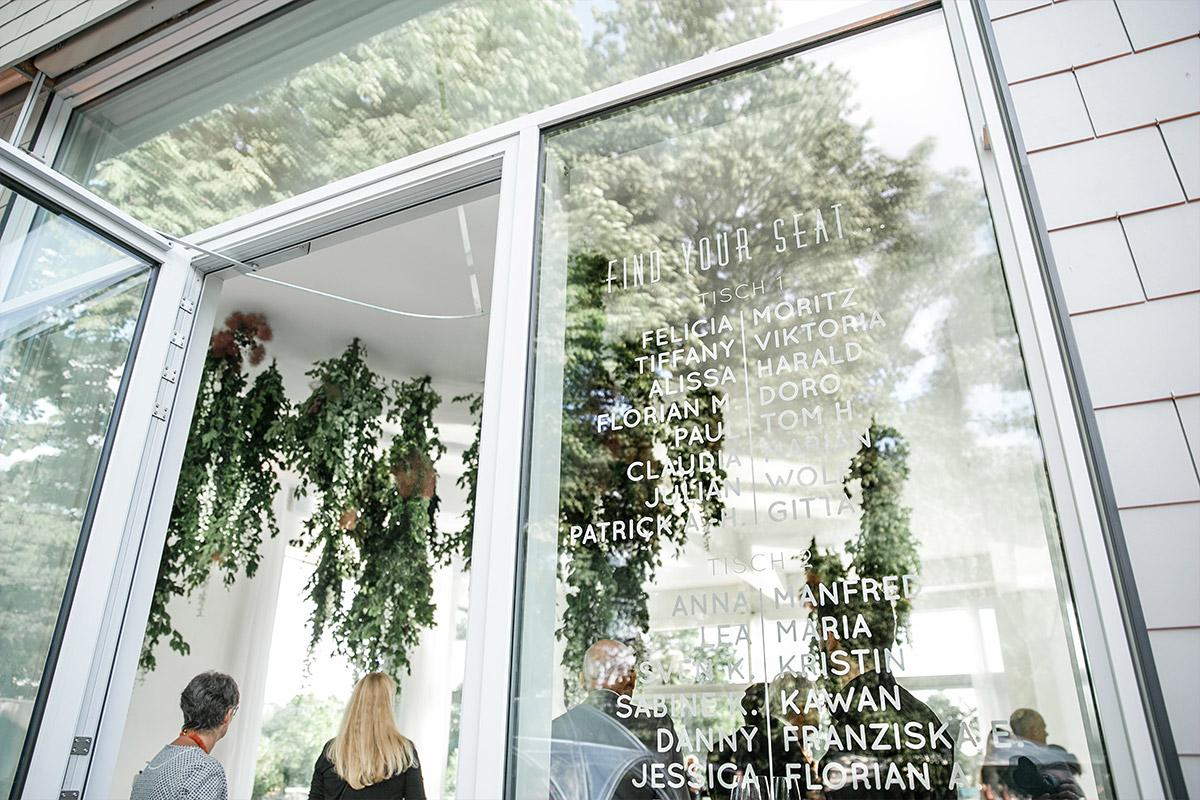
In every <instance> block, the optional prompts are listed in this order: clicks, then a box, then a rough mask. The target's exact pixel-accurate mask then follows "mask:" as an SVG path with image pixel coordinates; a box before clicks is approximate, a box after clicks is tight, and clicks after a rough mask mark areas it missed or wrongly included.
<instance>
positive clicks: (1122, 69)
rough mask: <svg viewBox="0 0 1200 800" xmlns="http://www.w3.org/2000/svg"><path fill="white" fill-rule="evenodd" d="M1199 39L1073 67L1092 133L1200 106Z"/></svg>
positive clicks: (1178, 113) (1120, 127)
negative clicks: (1079, 67)
mask: <svg viewBox="0 0 1200 800" xmlns="http://www.w3.org/2000/svg"><path fill="white" fill-rule="evenodd" d="M1198 65H1200V39H1188V40H1186V41H1183V42H1176V43H1175V44H1171V45H1167V46H1165V47H1156V48H1154V49H1153V50H1147V51H1146V52H1144V53H1134V54H1132V55H1128V56H1123V57H1122V58H1114V59H1113V60H1112V61H1105V62H1103V63H1100V64H1093V65H1092V66H1090V67H1084V68H1083V69H1080V70H1076V72H1075V74H1076V76H1078V78H1079V86H1080V88H1081V89H1082V90H1083V98H1084V100H1085V101H1086V102H1087V110H1088V113H1089V114H1091V118H1092V124H1093V125H1095V126H1096V133H1098V134H1105V133H1112V132H1114V131H1121V130H1127V129H1129V128H1132V127H1135V126H1137V125H1145V124H1147V123H1151V122H1154V121H1155V120H1161V119H1171V118H1172V117H1178V116H1182V115H1183V114H1194V113H1196V112H1198V111H1200V69H1198V68H1197V66H1198Z"/></svg>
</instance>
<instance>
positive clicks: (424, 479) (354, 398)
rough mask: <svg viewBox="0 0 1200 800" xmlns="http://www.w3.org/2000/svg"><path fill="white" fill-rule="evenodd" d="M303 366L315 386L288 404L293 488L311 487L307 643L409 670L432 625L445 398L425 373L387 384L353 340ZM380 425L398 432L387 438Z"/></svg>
mask: <svg viewBox="0 0 1200 800" xmlns="http://www.w3.org/2000/svg"><path fill="white" fill-rule="evenodd" d="M307 374H308V376H309V377H310V378H312V379H313V386H314V388H313V391H312V394H311V395H310V396H309V397H308V398H307V399H306V400H304V401H303V402H301V403H300V404H299V405H298V406H297V408H296V425H295V464H296V467H297V469H298V470H299V472H300V474H301V475H302V478H303V484H302V486H301V487H300V489H298V492H300V493H306V492H310V491H311V492H316V493H318V494H319V502H318V504H317V507H316V509H315V510H314V511H313V514H312V516H311V517H309V519H308V520H307V521H306V523H305V526H304V532H303V534H302V536H301V543H302V544H303V545H304V546H305V547H306V548H307V549H308V550H310V551H316V552H317V566H316V570H315V571H314V573H313V576H312V578H311V579H310V581H309V584H308V587H307V588H308V593H309V597H310V599H311V600H312V601H313V604H314V609H313V614H312V617H311V623H312V631H311V634H312V636H311V643H310V646H315V645H316V644H317V642H318V641H320V639H321V636H322V635H323V634H324V633H325V632H326V631H329V632H330V633H331V634H332V636H333V641H334V644H335V647H336V649H337V652H339V653H340V654H342V655H344V656H345V657H346V658H347V659H348V660H349V661H350V662H351V663H353V664H354V665H355V666H357V667H359V668H360V669H362V670H364V671H371V670H384V671H388V672H393V671H396V670H398V669H400V668H405V669H407V668H408V664H409V660H408V652H409V650H410V649H411V648H412V647H414V646H415V645H416V643H417V639H418V636H419V633H420V630H421V629H422V628H427V627H430V626H432V625H433V611H434V604H433V601H432V594H433V587H432V578H431V564H430V561H431V559H430V542H431V540H432V539H433V538H434V537H436V526H435V524H434V514H435V513H436V510H437V505H438V497H437V492H436V488H435V484H434V477H435V476H434V472H433V464H434V462H435V461H436V460H437V458H438V456H440V455H441V454H442V453H443V452H445V447H444V446H443V445H442V443H441V441H440V440H439V439H438V432H437V427H436V426H435V425H434V424H433V412H434V410H435V409H436V408H437V406H438V404H439V402H440V400H441V398H440V397H439V396H438V395H437V393H436V392H434V391H433V389H432V387H431V385H430V379H429V378H428V377H425V378H418V379H414V380H411V381H407V382H404V383H398V382H392V383H390V384H388V383H387V382H385V381H384V380H383V379H382V378H381V377H380V376H378V375H377V374H375V373H374V372H372V371H371V369H370V367H369V366H368V365H367V363H366V351H365V350H364V348H363V346H362V344H361V342H360V341H359V340H358V339H355V340H354V341H353V342H351V344H350V346H349V347H348V348H347V349H346V351H345V352H344V353H343V354H342V355H341V356H339V357H337V358H333V359H329V360H327V361H321V362H319V363H317V365H316V366H315V367H314V368H313V369H312V370H310V371H309V372H308V373H307ZM384 421H386V422H387V423H388V424H389V425H390V426H396V427H398V428H399V431H400V432H399V433H398V434H396V435H394V436H393V437H392V438H391V440H390V442H385V436H384V433H385V432H384ZM348 594H349V595H350V596H347V595H348Z"/></svg>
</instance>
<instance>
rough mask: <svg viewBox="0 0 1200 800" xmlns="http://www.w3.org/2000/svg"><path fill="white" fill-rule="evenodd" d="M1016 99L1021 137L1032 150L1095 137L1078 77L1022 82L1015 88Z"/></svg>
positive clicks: (1067, 74) (1062, 75) (1059, 77)
mask: <svg viewBox="0 0 1200 800" xmlns="http://www.w3.org/2000/svg"><path fill="white" fill-rule="evenodd" d="M1012 99H1013V104H1014V105H1015V106H1016V107H1017V119H1018V120H1019V121H1020V126H1021V138H1022V139H1024V141H1025V147H1027V148H1028V149H1030V150H1037V149H1039V148H1042V147H1049V146H1050V145H1055V144H1065V143H1067V142H1077V141H1079V140H1080V139H1090V138H1092V136H1093V135H1094V132H1093V131H1092V124H1091V123H1090V122H1088V114H1087V108H1086V107H1085V106H1084V104H1083V96H1082V95H1081V94H1080V93H1079V87H1078V86H1077V85H1076V84H1075V76H1074V75H1072V74H1071V73H1069V72H1067V73H1063V74H1060V75H1050V76H1048V77H1045V78H1038V79H1037V80H1035V81H1029V82H1027V83H1018V84H1017V85H1016V86H1014V87H1012Z"/></svg>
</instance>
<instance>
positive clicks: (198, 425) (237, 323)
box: [139, 312, 289, 670]
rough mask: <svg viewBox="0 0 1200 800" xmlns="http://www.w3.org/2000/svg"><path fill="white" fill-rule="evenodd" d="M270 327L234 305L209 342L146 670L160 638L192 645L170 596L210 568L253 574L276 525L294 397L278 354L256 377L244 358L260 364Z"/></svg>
mask: <svg viewBox="0 0 1200 800" xmlns="http://www.w3.org/2000/svg"><path fill="white" fill-rule="evenodd" d="M271 335H272V334H271V327H270V326H269V325H268V324H267V323H266V321H265V320H264V319H263V318H262V317H260V316H259V315H257V314H243V313H241V312H235V313H234V314H232V315H230V317H229V318H228V319H227V320H226V321H225V328H224V329H223V330H221V331H220V332H218V333H216V334H214V335H213V337H212V339H211V341H210V344H209V349H208V356H207V359H206V361H205V367H204V373H203V376H202V377H201V379H200V393H199V396H198V399H197V401H196V410H195V413H194V416H193V419H192V427H191V430H190V431H189V432H188V442H187V448H186V450H185V451H184V457H183V466H182V467H181V468H180V473H179V484H178V487H177V488H176V490H175V501H174V505H173V507H172V509H171V519H170V522H169V523H168V525H167V542H166V545H165V546H164V548H163V554H162V559H161V561H160V563H159V570H158V580H157V581H156V583H155V586H154V598H153V601H152V603H151V608H150V618H149V620H148V621H147V624H146V635H145V639H144V640H143V642H142V652H141V656H140V658H139V665H140V666H141V668H142V669H144V670H152V669H154V667H155V657H154V647H155V645H156V644H157V643H158V642H159V640H160V639H162V637H164V636H168V637H169V642H170V645H171V649H173V650H175V651H177V652H179V653H182V654H185V655H186V654H187V653H189V652H190V650H191V648H190V647H189V645H188V643H187V642H186V641H185V640H184V638H183V635H182V634H181V633H180V632H179V630H178V629H176V628H175V627H174V625H173V624H172V622H171V615H170V613H169V612H168V611H167V603H168V602H169V601H170V599H171V597H173V596H183V597H187V596H190V595H191V594H192V593H193V592H194V591H196V589H198V588H200V587H203V586H204V585H205V584H206V583H207V582H208V579H209V576H210V574H211V573H212V572H213V571H214V570H219V571H220V572H221V574H222V580H223V581H224V583H225V585H227V586H228V585H230V584H232V583H233V582H234V580H235V579H236V578H237V576H238V575H239V574H240V573H242V572H245V574H246V575H247V576H248V577H249V576H253V575H254V573H255V571H256V570H257V569H258V563H259V560H260V558H261V556H260V554H259V547H260V546H261V544H262V534H263V531H264V530H266V532H267V533H268V534H269V535H270V536H276V535H277V534H278V533H279V527H278V525H277V524H276V522H275V516H274V513H273V512H272V509H271V503H272V502H273V500H274V498H275V495H276V494H277V493H278V492H279V479H278V477H277V475H278V470H279V469H280V468H282V467H283V466H285V465H286V463H287V459H286V456H285V453H286V451H287V449H288V448H287V441H288V417H289V405H288V402H287V398H286V397H285V396H284V392H283V379H282V376H281V375H280V374H279V370H278V369H277V368H276V366H275V363H274V362H272V363H271V365H270V366H268V367H267V368H266V369H265V370H263V371H262V372H260V373H259V374H258V375H257V377H255V378H254V381H253V382H252V383H251V382H250V381H249V378H248V377H247V375H246V372H245V371H244V363H243V362H244V361H249V362H250V364H251V365H254V366H256V365H258V364H260V363H262V360H263V358H264V356H265V355H266V348H265V343H266V342H269V341H271Z"/></svg>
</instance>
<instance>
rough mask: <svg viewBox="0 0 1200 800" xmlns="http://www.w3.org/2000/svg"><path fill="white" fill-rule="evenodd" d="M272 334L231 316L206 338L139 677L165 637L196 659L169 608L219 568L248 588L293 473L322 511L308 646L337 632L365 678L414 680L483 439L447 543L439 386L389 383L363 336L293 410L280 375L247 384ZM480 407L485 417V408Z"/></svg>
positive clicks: (310, 539) (311, 532) (247, 318)
mask: <svg viewBox="0 0 1200 800" xmlns="http://www.w3.org/2000/svg"><path fill="white" fill-rule="evenodd" d="M270 340H271V329H270V327H269V326H268V325H267V324H266V322H265V321H264V320H263V319H262V318H261V317H260V316H258V315H255V314H243V313H240V312H238V313H234V314H232V315H231V316H230V317H229V319H228V320H226V324H225V328H224V329H223V330H221V331H220V332H218V333H216V334H215V335H214V336H213V337H212V340H211V343H210V347H209V352H208V357H207V361H206V363H205V369H204V374H203V377H202V378H201V385H200V393H199V399H198V401H197V406H196V411H195V417H194V420H193V422H192V428H191V431H190V433H189V436H188V444H187V449H186V451H185V455H184V463H183V466H182V468H181V472H180V478H179V485H178V489H177V490H176V494H175V501H174V507H173V511H172V515H171V521H170V524H169V528H168V540H167V545H166V547H165V549H164V551H163V556H162V560H161V563H160V567H159V574H158V580H157V583H156V585H155V591H154V600H153V604H152V607H151V611H150V618H149V621H148V623H147V628H146V637H145V641H144V643H143V648H142V653H141V659H140V665H141V667H142V668H143V669H145V670H153V669H154V667H155V657H154V647H155V645H156V644H157V643H158V642H159V641H160V640H161V639H162V638H163V637H164V636H167V637H169V641H170V645H171V647H172V648H173V649H175V650H177V651H178V652H180V653H183V654H187V653H188V652H189V651H190V647H189V646H188V643H187V642H186V641H185V640H184V637H183V635H182V634H181V633H180V632H179V631H178V630H177V629H176V628H175V627H174V626H173V625H172V623H171V617H170V614H169V612H168V611H167V604H168V602H169V601H170V599H171V598H172V597H174V596H185V597H186V596H189V595H191V594H192V593H193V592H194V591H195V590H197V589H198V588H201V587H203V586H205V585H206V584H207V582H208V580H209V577H210V575H211V574H212V573H213V571H214V570H219V571H220V572H221V573H222V578H223V581H224V583H225V584H226V585H230V584H232V583H233V581H234V580H235V579H236V578H237V576H238V575H239V574H242V573H243V572H244V574H246V575H247V576H253V575H254V573H255V571H256V569H257V567H258V564H259V561H260V559H261V555H260V553H259V549H260V546H261V544H262V541H263V531H266V532H267V534H268V535H270V536H272V537H273V536H276V535H277V534H278V532H279V528H278V524H277V522H276V520H275V515H274V511H273V508H272V502H273V500H274V498H275V496H276V495H277V494H278V492H279V491H280V485H279V479H278V472H279V470H280V469H283V468H292V469H295V470H296V471H297V472H298V473H299V475H300V479H301V483H300V486H299V487H298V489H297V494H298V495H302V494H307V493H313V494H314V495H316V499H317V505H316V508H315V510H314V511H313V513H312V515H311V516H310V517H309V519H308V520H307V521H306V522H305V524H304V529H303V533H302V534H301V536H300V537H299V540H298V541H297V542H295V544H300V545H303V546H304V547H306V548H307V549H308V550H309V551H310V552H315V553H317V565H316V569H315V571H314V573H313V575H312V578H311V579H310V581H309V584H308V587H307V589H308V595H309V598H310V599H311V600H312V602H313V604H314V611H313V614H312V618H311V623H312V631H311V639H310V648H311V647H314V646H315V645H316V644H317V643H318V642H319V641H320V639H321V637H322V635H323V634H324V633H325V632H327V631H328V632H329V633H330V634H331V635H332V637H333V641H334V644H335V647H336V649H337V651H338V652H339V653H341V654H343V655H344V656H346V657H347V658H348V659H349V660H350V661H351V662H352V663H353V664H355V665H356V666H357V667H359V668H360V669H363V670H377V669H382V670H387V671H393V670H397V669H400V668H407V667H408V664H409V658H408V653H409V652H410V650H411V649H412V648H413V647H414V646H415V645H416V643H417V639H418V637H419V634H420V631H421V630H422V629H423V628H428V627H430V626H432V625H433V612H434V604H433V602H432V580H431V571H432V569H433V568H434V567H435V566H438V565H441V564H449V563H450V561H451V559H452V557H453V556H454V555H456V554H457V555H459V556H461V557H463V559H464V560H465V561H466V562H467V564H468V566H469V564H470V558H471V533H472V526H471V521H472V520H473V519H474V509H475V478H476V471H477V470H478V467H479V430H478V428H477V429H476V432H475V440H474V442H473V443H472V445H471V446H470V447H468V448H467V450H466V452H465V453H464V454H463V460H464V463H465V466H466V472H465V473H464V474H463V475H462V476H461V477H460V478H459V480H458V485H459V486H460V487H461V488H464V489H466V490H467V496H468V501H467V502H468V512H467V515H466V516H467V518H468V523H467V525H466V526H465V527H464V528H463V529H462V530H453V531H447V532H439V531H438V529H437V525H436V521H435V520H436V513H437V508H438V503H439V498H438V495H437V475H436V471H435V463H436V461H437V460H438V458H440V457H441V456H442V455H443V454H444V453H445V451H446V448H445V446H444V445H443V444H442V442H441V440H440V438H439V436H438V430H437V427H436V426H435V425H434V424H433V414H434V411H435V410H436V409H437V407H438V405H439V404H440V403H441V398H440V396H439V395H438V394H437V392H435V391H434V390H433V388H432V383H431V380H430V378H428V377H424V378H417V379H413V380H409V381H406V382H398V381H392V382H390V383H389V382H386V381H385V380H384V379H383V378H381V377H380V376H379V375H377V374H376V373H374V372H373V371H372V370H371V369H370V367H369V366H368V365H367V362H366V351H365V349H364V348H363V346H362V343H361V342H360V341H359V340H358V339H355V340H354V341H353V342H351V343H350V345H349V347H347V348H346V350H345V352H343V353H342V354H341V356H339V357H337V358H333V359H329V360H327V361H321V362H318V363H317V364H316V365H315V366H314V367H313V369H312V370H310V371H309V372H308V373H307V375H308V376H309V378H311V379H312V392H311V394H310V395H309V396H308V397H307V398H306V399H305V400H304V401H303V402H301V403H299V404H298V405H296V406H291V405H290V404H289V403H288V400H287V398H286V396H285V395H284V390H283V380H282V376H281V375H280V373H279V370H278V369H277V368H276V366H275V364H274V363H272V364H271V365H270V366H268V367H267V368H266V369H265V370H263V371H262V372H260V373H259V374H258V376H257V377H255V378H254V380H253V381H252V382H251V381H250V379H249V378H248V376H247V374H246V372H245V371H244V363H243V362H244V361H249V363H250V364H251V365H258V364H259V363H261V362H262V360H263V358H264V357H265V353H266V351H265V346H264V344H265V343H266V342H268V341H270ZM455 399H456V401H459V402H467V403H469V404H470V405H469V408H470V411H471V413H472V414H473V415H475V416H476V417H478V414H479V412H480V409H481V404H482V398H481V397H479V396H477V395H471V396H467V397H462V398H455Z"/></svg>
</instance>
